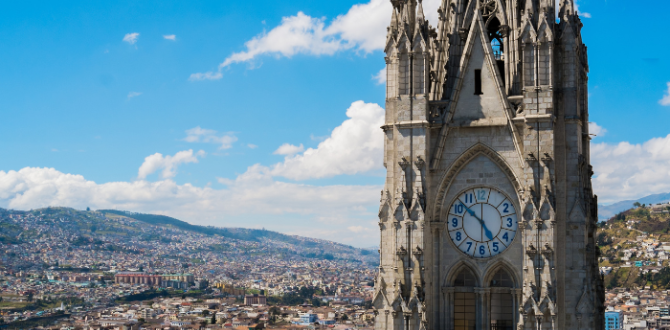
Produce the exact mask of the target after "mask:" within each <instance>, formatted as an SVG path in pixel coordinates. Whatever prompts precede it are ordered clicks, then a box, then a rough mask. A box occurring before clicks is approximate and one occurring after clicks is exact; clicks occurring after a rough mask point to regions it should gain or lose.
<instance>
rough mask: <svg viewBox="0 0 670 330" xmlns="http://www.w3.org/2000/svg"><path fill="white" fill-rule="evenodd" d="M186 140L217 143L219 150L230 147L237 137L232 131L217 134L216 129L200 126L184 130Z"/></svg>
mask: <svg viewBox="0 0 670 330" xmlns="http://www.w3.org/2000/svg"><path fill="white" fill-rule="evenodd" d="M184 141H186V142H191V143H195V142H201V143H214V144H219V145H220V146H219V150H225V149H230V148H232V147H233V143H235V142H236V141H237V137H236V136H235V135H233V133H225V134H223V135H218V133H217V131H215V130H212V129H205V128H201V127H200V126H197V127H194V128H191V129H189V130H186V137H185V138H184Z"/></svg>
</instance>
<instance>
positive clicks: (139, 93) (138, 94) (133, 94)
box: [128, 92, 142, 99]
mask: <svg viewBox="0 0 670 330" xmlns="http://www.w3.org/2000/svg"><path fill="white" fill-rule="evenodd" d="M140 95H142V93H141V92H130V93H128V98H129V99H132V98H133V97H138V96H140Z"/></svg>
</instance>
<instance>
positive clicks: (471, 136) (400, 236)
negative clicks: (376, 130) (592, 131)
mask: <svg viewBox="0 0 670 330" xmlns="http://www.w3.org/2000/svg"><path fill="white" fill-rule="evenodd" d="M391 2H392V4H393V13H392V16H391V24H390V26H389V28H388V36H387V40H386V48H385V52H386V58H385V59H386V65H387V70H386V72H387V84H386V86H387V98H386V121H385V125H384V126H383V127H382V129H383V131H384V134H385V153H384V157H385V158H384V165H385V166H386V169H387V177H386V183H385V187H384V190H383V191H382V194H381V205H380V209H379V227H380V231H381V242H380V254H381V256H380V266H379V275H378V277H377V278H376V281H375V295H374V301H373V304H374V307H375V310H376V327H377V328H378V329H379V330H382V329H387V330H465V329H477V330H479V329H496V330H498V329H499V330H503V329H504V330H507V329H510V330H511V329H537V330H540V329H551V330H556V329H576V330H580V329H603V320H604V316H603V313H604V308H603V302H604V288H603V284H602V278H601V276H600V274H599V271H598V262H597V246H596V244H595V233H596V224H597V218H598V217H597V199H596V196H594V195H593V192H592V188H591V176H592V174H593V172H592V168H591V166H590V156H589V146H590V136H589V130H588V99H587V95H588V94H587V93H588V90H587V82H588V61H587V53H586V46H585V45H584V44H583V43H582V39H581V28H582V23H581V21H580V19H579V16H578V14H577V13H576V12H575V8H574V7H575V6H574V3H573V0H561V1H560V3H559V8H555V6H556V2H555V1H554V0H443V1H442V5H441V7H440V8H439V10H438V14H439V22H438V24H437V28H433V27H432V26H431V25H429V23H428V21H426V19H425V16H424V13H423V7H422V3H421V0H391Z"/></svg>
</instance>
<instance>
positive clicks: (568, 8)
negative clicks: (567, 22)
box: [558, 0, 575, 19]
mask: <svg viewBox="0 0 670 330" xmlns="http://www.w3.org/2000/svg"><path fill="white" fill-rule="evenodd" d="M574 14H575V2H574V0H561V4H560V7H559V11H558V17H560V18H561V19H562V18H563V17H565V16H566V15H567V16H570V15H574Z"/></svg>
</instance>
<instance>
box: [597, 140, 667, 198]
mask: <svg viewBox="0 0 670 330" xmlns="http://www.w3.org/2000/svg"><path fill="white" fill-rule="evenodd" d="M591 162H592V163H593V167H594V171H595V172H596V173H595V177H594V179H593V186H594V191H595V192H596V194H598V196H599V201H600V202H603V203H609V202H616V201H620V200H625V199H634V198H639V197H643V196H647V195H651V194H656V193H662V192H668V191H670V167H669V166H668V164H670V135H668V136H666V137H659V138H654V139H651V140H649V141H647V142H645V143H642V144H631V143H629V142H621V143H619V144H609V143H599V144H594V145H592V146H591Z"/></svg>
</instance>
